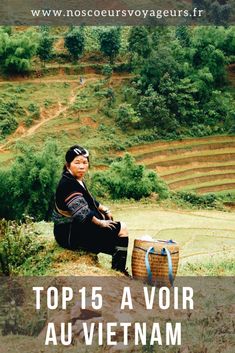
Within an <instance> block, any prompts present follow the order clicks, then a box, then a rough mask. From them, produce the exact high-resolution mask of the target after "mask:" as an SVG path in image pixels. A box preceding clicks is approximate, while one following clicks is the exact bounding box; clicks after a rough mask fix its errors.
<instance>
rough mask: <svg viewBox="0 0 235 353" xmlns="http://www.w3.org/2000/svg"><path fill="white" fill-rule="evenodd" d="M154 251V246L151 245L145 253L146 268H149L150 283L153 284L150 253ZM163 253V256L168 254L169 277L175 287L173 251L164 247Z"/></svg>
mask: <svg viewBox="0 0 235 353" xmlns="http://www.w3.org/2000/svg"><path fill="white" fill-rule="evenodd" d="M152 253H154V247H153V246H151V247H150V248H148V250H147V251H146V254H145V266H146V270H147V274H148V283H149V284H152V277H153V276H152V271H151V267H150V264H149V254H152ZM161 255H163V256H165V255H166V256H167V261H168V277H169V281H170V284H171V286H172V287H174V277H173V267H172V259H171V253H170V251H169V250H168V249H167V248H162V250H161Z"/></svg>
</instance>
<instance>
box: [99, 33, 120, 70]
mask: <svg viewBox="0 0 235 353" xmlns="http://www.w3.org/2000/svg"><path fill="white" fill-rule="evenodd" d="M99 41H100V50H101V52H102V53H103V54H104V55H105V56H108V57H109V60H110V63H111V64H113V62H114V59H115V57H116V56H117V54H118V52H119V50H120V47H121V41H120V30H119V29H111V30H109V31H105V32H102V33H100V36H99Z"/></svg>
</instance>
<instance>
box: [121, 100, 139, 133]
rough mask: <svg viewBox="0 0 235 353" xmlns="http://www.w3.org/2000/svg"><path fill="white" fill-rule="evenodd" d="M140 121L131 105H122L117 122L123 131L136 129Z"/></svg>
mask: <svg viewBox="0 0 235 353" xmlns="http://www.w3.org/2000/svg"><path fill="white" fill-rule="evenodd" d="M139 121H140V119H139V117H138V115H137V113H136V112H135V110H134V109H133V108H132V106H131V104H128V103H123V104H120V106H119V108H118V111H117V116H116V122H117V124H118V126H120V128H121V129H123V130H125V129H126V128H128V127H131V126H133V127H135V126H136V125H137V124H138V123H139Z"/></svg>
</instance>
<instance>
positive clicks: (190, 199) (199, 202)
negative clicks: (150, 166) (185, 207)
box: [173, 191, 219, 208]
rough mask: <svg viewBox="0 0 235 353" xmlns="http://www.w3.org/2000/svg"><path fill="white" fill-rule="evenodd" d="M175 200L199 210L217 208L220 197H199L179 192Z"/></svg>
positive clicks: (194, 194)
mask: <svg viewBox="0 0 235 353" xmlns="http://www.w3.org/2000/svg"><path fill="white" fill-rule="evenodd" d="M173 198H175V199H176V200H180V201H183V202H186V203H187V204H190V205H192V206H195V207H198V208H214V207H216V206H217V203H218V200H219V199H218V197H217V196H216V195H215V194H212V193H211V194H206V195H198V194H196V193H194V192H187V191H179V192H177V193H176V194H175V195H173Z"/></svg>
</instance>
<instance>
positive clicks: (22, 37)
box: [0, 30, 38, 74]
mask: <svg viewBox="0 0 235 353" xmlns="http://www.w3.org/2000/svg"><path fill="white" fill-rule="evenodd" d="M37 46H38V35H37V33H35V32H34V31H31V30H29V31H26V32H16V33H13V34H12V35H9V34H8V33H6V32H0V61H1V62H2V67H3V69H4V70H5V71H6V72H7V73H9V74H13V73H24V72H27V71H29V70H30V68H31V60H32V58H33V56H34V55H35V54H36V51H37Z"/></svg>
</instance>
